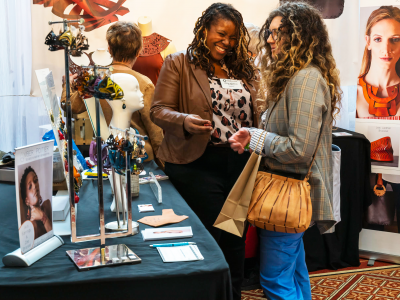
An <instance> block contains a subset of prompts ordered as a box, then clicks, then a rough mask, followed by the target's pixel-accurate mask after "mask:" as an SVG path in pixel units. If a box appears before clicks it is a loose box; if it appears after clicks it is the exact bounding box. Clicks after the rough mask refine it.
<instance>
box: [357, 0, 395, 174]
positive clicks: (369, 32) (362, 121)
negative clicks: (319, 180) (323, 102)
mask: <svg viewBox="0 0 400 300" xmlns="http://www.w3.org/2000/svg"><path fill="white" fill-rule="evenodd" d="M383 5H384V7H382V8H381V6H383ZM388 11H389V12H390V14H392V15H393V16H395V17H394V18H391V17H388ZM396 15H397V18H398V20H397V21H396V20H395V18H396ZM359 56H360V59H359V62H360V64H359V67H360V71H359V74H358V79H357V80H358V84H357V105H356V107H357V113H356V131H357V132H360V133H362V134H364V135H365V136H366V138H367V139H368V140H369V141H370V142H371V165H372V166H371V167H372V172H373V173H381V174H391V175H400V164H399V148H400V91H399V89H400V2H399V1H396V0H391V1H382V0H376V1H371V0H362V1H361V7H360V37H359Z"/></svg>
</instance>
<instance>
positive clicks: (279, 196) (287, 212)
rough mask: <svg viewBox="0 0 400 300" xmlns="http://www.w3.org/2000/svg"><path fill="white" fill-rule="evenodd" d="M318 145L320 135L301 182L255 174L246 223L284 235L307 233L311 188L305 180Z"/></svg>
mask: <svg viewBox="0 0 400 300" xmlns="http://www.w3.org/2000/svg"><path fill="white" fill-rule="evenodd" d="M320 142H321V135H320V137H319V140H318V145H317V148H316V149H315V153H314V155H313V159H312V161H311V165H310V168H309V169H308V173H307V175H306V176H305V178H304V179H303V180H299V179H295V178H298V177H299V174H287V175H286V176H281V175H277V174H273V173H268V172H262V171H259V172H258V173H257V177H256V182H255V184H254V189H253V194H252V196H251V201H250V206H249V210H248V211H247V221H248V222H249V223H251V224H253V225H255V226H257V227H259V228H262V229H266V230H269V231H277V232H286V233H300V232H304V231H306V230H307V229H308V227H309V226H310V223H311V217H312V206H311V195H310V192H311V188H310V184H309V183H308V180H309V178H310V176H311V173H312V172H311V167H312V165H313V163H314V160H315V156H316V153H317V151H318V148H319V145H320ZM281 174H282V173H281ZM291 177H292V178H291Z"/></svg>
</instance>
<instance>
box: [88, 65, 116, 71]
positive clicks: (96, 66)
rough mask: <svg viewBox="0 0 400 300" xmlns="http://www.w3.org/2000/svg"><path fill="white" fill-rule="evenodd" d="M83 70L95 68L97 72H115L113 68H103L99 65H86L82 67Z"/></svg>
mask: <svg viewBox="0 0 400 300" xmlns="http://www.w3.org/2000/svg"><path fill="white" fill-rule="evenodd" d="M81 68H82V69H94V68H96V69H97V70H99V69H100V70H110V71H113V70H114V69H113V67H101V66H99V65H94V66H84V65H81Z"/></svg>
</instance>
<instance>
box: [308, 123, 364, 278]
mask: <svg viewBox="0 0 400 300" xmlns="http://www.w3.org/2000/svg"><path fill="white" fill-rule="evenodd" d="M333 132H348V133H351V134H352V135H351V136H340V137H336V136H333V141H332V143H333V144H335V145H337V146H339V147H340V149H341V150H342V154H341V168H340V180H341V187H340V200H341V201H340V205H341V207H340V212H341V220H342V221H341V222H340V223H339V224H337V225H336V231H335V233H329V234H324V235H320V234H319V231H318V229H317V228H316V227H315V226H313V227H311V228H310V229H309V230H307V231H306V233H305V234H304V238H303V240H304V248H305V252H306V262H307V267H308V271H310V272H311V271H317V270H321V269H332V270H336V269H340V268H346V267H350V266H353V267H355V266H359V265H360V260H359V253H358V239H359V233H360V231H361V229H362V219H363V212H364V211H365V208H366V207H368V206H369V205H370V204H371V192H370V186H369V174H370V173H371V160H370V151H371V150H370V148H371V146H370V142H369V141H368V140H367V139H366V138H365V136H364V135H362V134H359V133H356V132H352V131H348V130H345V129H342V128H337V130H334V131H333Z"/></svg>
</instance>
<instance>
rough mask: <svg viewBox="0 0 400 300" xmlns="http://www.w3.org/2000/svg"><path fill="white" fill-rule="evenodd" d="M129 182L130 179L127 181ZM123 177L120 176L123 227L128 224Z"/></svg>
mask: <svg viewBox="0 0 400 300" xmlns="http://www.w3.org/2000/svg"><path fill="white" fill-rule="evenodd" d="M127 180H128V179H127ZM122 186H123V185H122V175H119V193H120V197H121V203H122V217H123V219H122V221H123V223H122V225H125V224H126V211H125V201H124V193H123V192H122Z"/></svg>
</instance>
